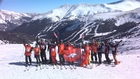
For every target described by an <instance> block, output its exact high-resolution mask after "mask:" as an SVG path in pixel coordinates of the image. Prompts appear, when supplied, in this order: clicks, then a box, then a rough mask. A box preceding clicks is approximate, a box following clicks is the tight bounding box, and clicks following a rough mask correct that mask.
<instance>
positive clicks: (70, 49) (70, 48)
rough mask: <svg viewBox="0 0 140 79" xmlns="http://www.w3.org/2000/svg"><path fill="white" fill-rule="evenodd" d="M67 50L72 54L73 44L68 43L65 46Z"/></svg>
mask: <svg viewBox="0 0 140 79" xmlns="http://www.w3.org/2000/svg"><path fill="white" fill-rule="evenodd" d="M65 49H66V50H68V52H67V54H71V53H72V52H73V46H71V45H68V46H66V47H65Z"/></svg>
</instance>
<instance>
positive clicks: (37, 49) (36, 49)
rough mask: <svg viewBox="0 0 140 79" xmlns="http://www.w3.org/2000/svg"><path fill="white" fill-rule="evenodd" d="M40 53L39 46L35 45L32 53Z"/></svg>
mask: <svg viewBox="0 0 140 79" xmlns="http://www.w3.org/2000/svg"><path fill="white" fill-rule="evenodd" d="M39 53H40V47H35V48H34V55H39Z"/></svg>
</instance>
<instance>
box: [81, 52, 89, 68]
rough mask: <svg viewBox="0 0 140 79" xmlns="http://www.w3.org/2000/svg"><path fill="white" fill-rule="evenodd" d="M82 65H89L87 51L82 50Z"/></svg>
mask: <svg viewBox="0 0 140 79" xmlns="http://www.w3.org/2000/svg"><path fill="white" fill-rule="evenodd" d="M81 59H82V61H81V65H80V66H82V67H86V66H87V65H88V56H87V55H86V53H85V52H82V57H81Z"/></svg>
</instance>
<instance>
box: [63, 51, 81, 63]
mask: <svg viewBox="0 0 140 79" xmlns="http://www.w3.org/2000/svg"><path fill="white" fill-rule="evenodd" d="M64 53H65V54H64V59H65V61H68V62H69V61H79V60H81V48H73V50H72V53H71V54H69V51H68V50H64ZM71 58H72V59H71Z"/></svg>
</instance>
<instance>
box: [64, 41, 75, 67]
mask: <svg viewBox="0 0 140 79" xmlns="http://www.w3.org/2000/svg"><path fill="white" fill-rule="evenodd" d="M65 49H66V50H68V52H67V58H68V62H69V65H70V66H73V65H74V55H75V54H73V51H72V50H73V46H72V45H71V43H70V42H69V41H68V43H67V46H66V47H65Z"/></svg>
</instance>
